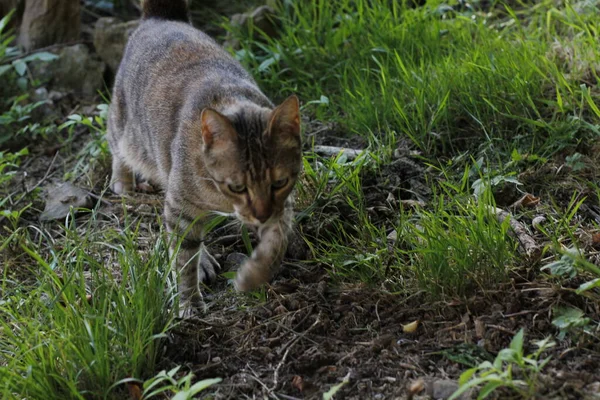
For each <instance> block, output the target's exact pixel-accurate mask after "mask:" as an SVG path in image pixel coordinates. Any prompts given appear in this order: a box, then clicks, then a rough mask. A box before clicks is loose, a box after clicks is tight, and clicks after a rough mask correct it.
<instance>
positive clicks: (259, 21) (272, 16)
mask: <svg viewBox="0 0 600 400" xmlns="http://www.w3.org/2000/svg"><path fill="white" fill-rule="evenodd" d="M231 25H233V26H234V27H238V28H239V29H243V30H244V29H248V28H249V27H250V26H253V27H254V30H253V32H252V39H253V40H256V41H264V36H263V34H264V35H267V36H268V37H270V38H276V37H277V36H278V34H279V23H278V21H277V15H276V13H275V10H274V9H273V8H272V7H270V6H267V5H264V6H260V7H258V8H256V9H254V10H253V11H250V12H247V13H243V14H234V15H232V16H231ZM224 45H225V46H226V47H232V48H234V49H238V48H239V47H240V43H239V41H238V40H237V39H235V38H233V37H232V36H231V34H230V33H227V37H226V38H225V43H224Z"/></svg>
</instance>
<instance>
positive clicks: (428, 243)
mask: <svg viewBox="0 0 600 400" xmlns="http://www.w3.org/2000/svg"><path fill="white" fill-rule="evenodd" d="M442 188H443V192H442V193H439V194H436V195H435V196H434V201H433V202H432V208H431V209H422V210H419V211H418V212H417V213H416V214H415V216H414V219H413V221H414V222H413V223H411V224H408V225H406V226H405V229H404V240H405V241H406V242H407V244H408V246H407V248H408V250H406V251H402V253H405V254H406V255H407V256H408V258H409V260H410V263H411V267H412V268H413V271H414V273H415V275H416V277H417V280H418V283H419V285H420V287H421V288H422V289H424V290H426V291H427V292H429V293H430V294H432V295H434V296H436V297H440V296H456V295H459V296H462V295H465V294H467V293H472V292H473V291H474V290H477V289H479V290H480V291H481V292H483V293H485V290H486V289H488V288H490V287H494V286H495V285H497V284H498V283H499V282H501V281H503V280H506V278H507V277H508V274H509V272H510V269H511V268H512V267H513V266H514V264H515V255H516V244H515V243H514V241H513V240H511V239H510V237H509V236H508V231H509V228H510V225H509V220H508V219H506V220H505V221H504V222H502V223H500V222H498V220H497V218H496V215H495V214H494V213H493V209H494V208H493V207H491V205H492V204H493V201H492V196H491V194H489V190H488V191H487V193H485V195H484V196H481V197H479V200H476V199H475V198H474V197H471V196H465V192H464V188H460V187H457V186H454V185H451V184H449V183H444V184H443V185H442Z"/></svg>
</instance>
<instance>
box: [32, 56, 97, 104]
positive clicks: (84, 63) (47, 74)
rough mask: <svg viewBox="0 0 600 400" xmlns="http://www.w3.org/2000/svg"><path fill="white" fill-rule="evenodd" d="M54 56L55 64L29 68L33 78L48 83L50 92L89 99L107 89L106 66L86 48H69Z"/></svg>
mask: <svg viewBox="0 0 600 400" xmlns="http://www.w3.org/2000/svg"><path fill="white" fill-rule="evenodd" d="M55 54H56V55H58V58H57V59H56V60H53V61H50V62H47V61H44V62H40V61H34V62H32V63H31V64H30V70H31V73H32V75H33V77H34V78H36V79H39V80H41V81H42V82H47V83H48V84H49V87H50V89H51V90H53V91H54V90H58V91H66V92H73V94H74V95H76V96H82V97H87V98H90V97H95V96H96V95H97V94H98V91H99V90H103V89H104V88H105V85H104V71H105V70H106V64H104V63H103V62H102V61H100V60H99V59H97V58H96V57H95V56H94V55H92V54H90V51H89V49H88V48H87V46H85V45H83V44H76V45H73V46H66V47H63V48H61V49H59V50H57V51H56V52H55ZM51 93H52V92H51Z"/></svg>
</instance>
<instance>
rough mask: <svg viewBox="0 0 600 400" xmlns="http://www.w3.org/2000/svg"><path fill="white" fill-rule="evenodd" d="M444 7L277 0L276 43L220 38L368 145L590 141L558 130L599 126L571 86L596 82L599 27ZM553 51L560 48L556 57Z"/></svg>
mask: <svg viewBox="0 0 600 400" xmlns="http://www.w3.org/2000/svg"><path fill="white" fill-rule="evenodd" d="M443 3H444V2H442V1H434V0H430V1H428V2H427V5H426V6H424V7H417V8H411V7H409V5H408V2H387V1H367V0H334V1H329V2H284V4H285V7H282V9H281V10H280V13H281V14H282V15H283V16H282V29H281V34H280V35H279V36H278V37H277V38H274V39H267V43H266V44H257V43H255V42H253V41H252V40H251V38H252V32H250V31H251V29H250V30H246V31H240V30H237V31H236V30H235V28H233V27H229V29H230V30H233V31H234V33H235V34H236V35H237V37H238V38H239V39H240V41H241V44H242V46H243V47H242V49H241V50H239V51H237V53H236V55H237V57H238V58H239V59H240V60H242V61H243V62H245V63H246V64H247V65H248V66H249V67H250V68H251V70H252V71H254V73H255V76H256V77H257V79H258V80H259V82H260V84H261V85H262V86H263V87H265V88H266V90H267V91H268V92H269V93H271V94H273V95H276V96H284V95H285V94H286V93H289V92H291V91H295V92H297V93H299V94H300V96H301V97H302V98H303V99H304V100H305V102H309V101H310V100H317V99H321V98H322V96H325V97H326V98H327V99H328V101H327V102H322V101H318V102H317V103H318V104H311V105H309V106H307V108H308V109H310V110H312V111H313V112H314V113H315V114H316V116H317V117H318V118H320V119H326V120H336V121H338V122H339V123H340V124H342V125H344V126H346V127H347V128H349V130H350V131H352V132H355V133H358V134H361V135H363V136H365V137H370V136H372V135H373V134H374V133H378V132H385V133H391V132H399V133H402V134H403V135H408V136H409V137H410V138H411V139H412V140H413V141H414V143H415V145H416V146H418V147H419V148H421V149H423V150H425V151H427V152H428V153H432V154H448V153H451V152H455V151H457V150H461V149H474V148H477V146H478V145H480V144H481V143H483V142H490V141H491V142H492V143H494V144H495V145H496V147H497V148H498V149H503V150H508V151H510V150H512V148H511V149H505V148H504V147H505V142H504V140H505V139H511V141H515V142H516V143H518V144H520V146H523V148H526V146H536V147H542V148H544V151H546V152H552V151H556V145H557V144H556V142H555V141H551V142H550V143H548V145H549V147H547V148H546V139H547V138H549V137H556V138H560V139H561V140H563V141H567V143H568V144H569V145H574V144H576V143H577V142H578V140H580V138H581V137H583V136H585V135H587V136H589V135H593V129H591V127H589V126H586V125H585V124H582V125H579V126H577V129H571V131H572V132H571V134H569V135H565V133H564V129H565V125H564V124H565V122H566V123H568V124H569V126H570V125H572V124H570V123H569V121H571V122H572V117H573V116H574V115H577V117H578V118H582V117H583V118H585V119H586V120H587V121H588V122H594V123H596V122H597V119H596V117H594V116H593V115H592V114H591V113H590V112H589V110H590V107H591V106H588V104H587V103H586V102H585V101H582V95H581V93H582V89H581V87H580V85H581V84H582V83H583V84H585V82H593V81H594V79H593V77H594V76H595V74H596V72H595V69H594V67H593V66H594V65H595V64H594V63H595V60H596V59H597V57H596V55H597V53H598V50H597V46H596V42H595V39H594V35H593V32H595V31H597V28H598V21H597V20H596V19H594V18H591V17H588V16H586V15H585V14H581V13H578V11H577V10H574V9H573V8H572V7H571V6H570V5H568V4H567V5H564V6H561V7H560V8H557V7H555V5H554V3H555V2H553V1H549V0H547V1H543V2H541V3H540V4H538V5H537V6H535V7H524V8H523V9H522V10H512V9H510V8H508V7H501V8H500V10H501V12H499V11H498V10H499V8H495V9H492V12H489V13H487V12H468V13H463V14H460V13H453V12H444V10H445V9H447V7H446V8H444V7H442V5H443ZM557 43H558V44H560V43H569V45H568V46H567V45H565V46H563V47H562V48H563V49H566V50H564V51H562V52H560V51H557V50H556V49H557V46H556V45H557ZM563 53H567V55H566V56H565V55H564V54H563ZM561 54H563V55H562V56H561ZM573 54H577V55H581V58H582V59H581V60H580V61H576V62H573V60H574V59H577V57H575V56H573ZM569 55H570V56H569ZM585 76H587V77H588V78H587V80H586V79H585ZM590 77H591V78H590ZM587 85H588V86H589V85H590V84H589V83H588V84H587ZM594 96H595V98H596V99H597V98H598V97H597V94H595V95H594ZM573 132H576V134H574V133H573Z"/></svg>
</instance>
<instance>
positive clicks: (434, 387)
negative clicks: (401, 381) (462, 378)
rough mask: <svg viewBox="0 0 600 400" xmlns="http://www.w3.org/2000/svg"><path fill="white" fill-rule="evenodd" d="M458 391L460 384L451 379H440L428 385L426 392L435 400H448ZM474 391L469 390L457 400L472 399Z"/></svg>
mask: <svg viewBox="0 0 600 400" xmlns="http://www.w3.org/2000/svg"><path fill="white" fill-rule="evenodd" d="M457 390H458V383H457V382H456V381H453V380H449V379H438V380H435V381H433V382H431V381H429V382H427V383H426V392H427V394H428V395H429V397H430V398H432V399H434V400H447V399H449V398H450V396H452V395H453V394H454V392H456V391H457ZM472 394H473V391H472V390H467V391H466V392H464V393H463V394H461V395H460V396H458V397H457V400H468V399H470V398H471V397H472Z"/></svg>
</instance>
